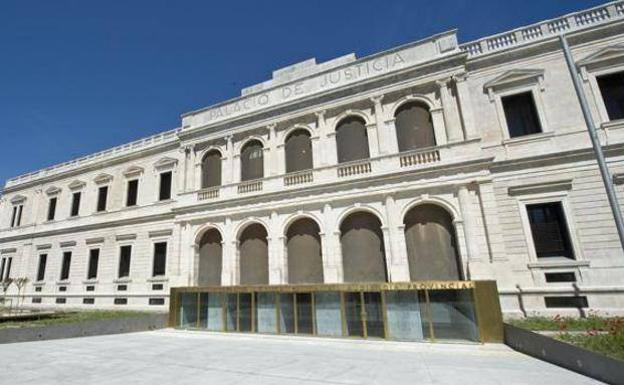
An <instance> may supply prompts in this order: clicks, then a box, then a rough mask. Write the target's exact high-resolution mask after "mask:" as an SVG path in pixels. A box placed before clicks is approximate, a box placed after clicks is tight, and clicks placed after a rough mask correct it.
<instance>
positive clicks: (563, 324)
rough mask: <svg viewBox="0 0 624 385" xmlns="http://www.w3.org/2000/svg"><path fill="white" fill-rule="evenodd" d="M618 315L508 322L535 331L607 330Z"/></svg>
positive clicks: (533, 318) (528, 319) (536, 318)
mask: <svg viewBox="0 0 624 385" xmlns="http://www.w3.org/2000/svg"><path fill="white" fill-rule="evenodd" d="M617 319H618V317H607V318H605V317H598V316H596V315H589V316H588V317H586V318H574V317H560V316H556V317H527V318H523V319H517V320H509V321H508V322H507V323H509V324H511V325H513V326H516V327H519V328H522V329H527V330H535V331H566V330H568V331H587V330H606V329H607V328H608V327H609V322H611V321H612V320H617Z"/></svg>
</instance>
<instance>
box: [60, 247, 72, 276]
mask: <svg viewBox="0 0 624 385" xmlns="http://www.w3.org/2000/svg"><path fill="white" fill-rule="evenodd" d="M71 256H72V253H71V251H66V252H64V253H63V264H62V266H61V281H65V280H66V279H69V268H70V266H71Z"/></svg>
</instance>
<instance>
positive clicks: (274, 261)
mask: <svg viewBox="0 0 624 385" xmlns="http://www.w3.org/2000/svg"><path fill="white" fill-rule="evenodd" d="M267 230H268V231H269V236H268V238H267V242H268V249H269V284H271V285H279V284H282V283H284V276H285V274H284V261H285V260H286V258H285V250H284V236H283V235H282V234H279V224H278V216H277V212H275V211H273V212H271V216H270V218H269V228H268V229H267Z"/></svg>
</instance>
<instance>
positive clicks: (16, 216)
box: [11, 205, 24, 227]
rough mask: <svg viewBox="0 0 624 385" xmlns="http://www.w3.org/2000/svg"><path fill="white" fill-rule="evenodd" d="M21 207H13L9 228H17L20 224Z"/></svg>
mask: <svg viewBox="0 0 624 385" xmlns="http://www.w3.org/2000/svg"><path fill="white" fill-rule="evenodd" d="M23 208H24V206H23V205H16V206H13V214H12V215H11V227H19V226H20V225H21V224H22V209H23Z"/></svg>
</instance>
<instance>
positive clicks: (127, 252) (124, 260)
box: [118, 245, 132, 278]
mask: <svg viewBox="0 0 624 385" xmlns="http://www.w3.org/2000/svg"><path fill="white" fill-rule="evenodd" d="M131 255H132V246H130V245H127V246H121V248H120V249H119V275H118V277H119V278H123V277H129V276H130V257H131Z"/></svg>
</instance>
